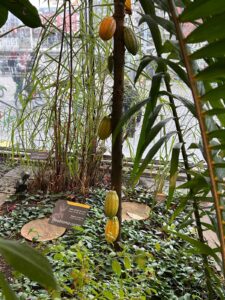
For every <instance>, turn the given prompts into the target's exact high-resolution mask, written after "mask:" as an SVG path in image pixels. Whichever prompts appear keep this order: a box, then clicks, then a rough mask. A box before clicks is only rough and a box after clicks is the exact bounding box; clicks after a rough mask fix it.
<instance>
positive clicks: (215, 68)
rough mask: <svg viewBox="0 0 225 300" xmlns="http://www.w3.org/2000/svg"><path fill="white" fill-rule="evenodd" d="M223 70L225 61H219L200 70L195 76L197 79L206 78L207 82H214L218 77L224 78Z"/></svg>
mask: <svg viewBox="0 0 225 300" xmlns="http://www.w3.org/2000/svg"><path fill="white" fill-rule="evenodd" d="M224 70H225V61H220V62H217V63H214V64H212V65H210V66H208V67H207V68H205V69H204V70H202V71H200V72H199V73H198V74H196V76H195V78H196V79H197V80H206V81H209V82H214V81H217V80H219V79H224V78H225V72H224Z"/></svg>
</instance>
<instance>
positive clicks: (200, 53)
mask: <svg viewBox="0 0 225 300" xmlns="http://www.w3.org/2000/svg"><path fill="white" fill-rule="evenodd" d="M224 49H225V39H223V40H221V41H218V42H215V43H210V44H208V45H206V46H205V47H203V48H200V49H199V50H197V51H195V52H194V53H193V54H191V55H190V58H191V59H200V58H211V57H224Z"/></svg>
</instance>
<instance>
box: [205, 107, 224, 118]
mask: <svg viewBox="0 0 225 300" xmlns="http://www.w3.org/2000/svg"><path fill="white" fill-rule="evenodd" d="M204 114H205V115H207V116H216V115H220V114H225V108H213V109H210V110H206V111H204Z"/></svg>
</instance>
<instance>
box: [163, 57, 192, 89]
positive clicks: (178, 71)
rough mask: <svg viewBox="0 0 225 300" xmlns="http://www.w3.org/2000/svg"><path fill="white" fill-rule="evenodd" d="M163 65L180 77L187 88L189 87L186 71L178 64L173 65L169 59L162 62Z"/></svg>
mask: <svg viewBox="0 0 225 300" xmlns="http://www.w3.org/2000/svg"><path fill="white" fill-rule="evenodd" d="M163 61H164V62H165V64H167V65H169V67H170V68H171V69H172V70H173V71H174V72H175V73H176V74H177V75H178V76H179V77H180V79H181V80H182V81H183V82H184V83H185V84H186V85H187V86H188V87H190V83H189V80H188V77H187V73H186V71H185V70H184V69H183V68H182V67H181V66H180V65H179V64H178V63H175V62H173V61H171V60H169V59H164V60H163Z"/></svg>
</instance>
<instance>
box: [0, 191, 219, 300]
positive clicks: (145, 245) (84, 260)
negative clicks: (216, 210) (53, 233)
mask: <svg viewBox="0 0 225 300" xmlns="http://www.w3.org/2000/svg"><path fill="white" fill-rule="evenodd" d="M104 196H105V191H104V190H100V189H96V190H94V191H93V192H92V193H90V194H89V195H88V196H87V197H86V201H87V202H88V203H89V204H90V205H91V209H90V212H89V214H88V217H87V219H86V221H85V225H84V226H83V227H74V228H73V229H70V230H67V232H66V234H65V235H64V236H63V237H61V238H59V239H57V240H55V241H51V242H46V243H35V242H34V243H33V246H35V247H37V248H38V249H39V250H40V251H42V252H43V253H44V254H46V255H47V257H48V258H49V261H50V262H51V264H52V266H53V268H54V272H55V276H56V279H57V281H58V282H59V284H60V287H61V291H62V299H85V300H86V299H103V300H104V299H106V300H107V299H109V300H111V299H112V300H114V299H129V300H130V299H131V300H142V299H180V300H181V299H183V300H185V299H186V300H188V299H208V296H207V292H206V286H205V281H204V273H203V268H202V262H201V258H200V257H199V256H197V255H193V254H191V253H190V249H191V247H190V245H189V244H187V243H186V242H185V241H183V240H181V239H179V238H177V237H176V236H175V235H174V234H170V233H169V232H168V223H169V221H168V220H169V217H170V215H171V214H172V211H169V212H168V211H166V210H165V208H164V205H163V204H157V205H155V206H154V208H153V207H152V211H151V215H150V218H149V219H148V220H146V221H131V222H124V223H123V229H122V242H121V252H119V253H116V252H115V251H114V250H113V248H112V246H111V245H107V243H106V241H105V239H104V226H105V222H106V219H105V217H104V213H103V201H104ZM57 198H60V199H62V197H60V195H56V196H49V195H46V196H43V195H36V196H27V197H26V199H24V200H19V201H18V200H17V201H13V202H8V203H6V204H5V205H4V207H3V210H4V214H2V215H1V216H0V228H1V236H2V237H6V238H10V239H19V238H20V235H19V232H20V229H21V228H22V226H23V225H24V224H25V223H27V222H28V221H29V220H33V219H36V218H42V217H46V216H49V215H50V214H51V212H52V208H53V207H54V203H55V201H56V200H57ZM129 199H130V200H131V201H132V200H133V201H134V200H135V201H139V202H144V203H147V204H148V205H150V206H152V205H151V204H152V199H151V196H150V195H149V194H148V193H147V192H146V191H144V190H139V191H136V192H135V193H133V194H131V195H129ZM80 200H83V199H82V198H80ZM78 201H79V199H78ZM184 216H185V214H183V215H182V214H181V215H180V216H179V217H178V218H177V219H176V222H175V223H174V224H172V225H171V226H172V229H176V228H177V227H178V226H179V224H181V223H182V221H183V218H184ZM170 228H171V227H170ZM180 232H182V233H185V234H189V235H193V234H194V229H193V227H191V226H187V227H185V229H182V231H180ZM216 284H217V288H220V284H219V277H218V282H217V283H216ZM12 287H13V289H14V290H15V291H16V292H17V295H18V296H19V297H20V299H23V300H33V299H38V300H44V299H46V300H47V299H51V298H50V297H49V295H48V293H47V292H46V291H45V290H43V289H41V288H40V287H39V286H38V284H36V283H34V282H31V281H30V280H29V279H27V278H25V277H23V276H22V275H19V274H15V273H14V279H13V280H12ZM215 299H216V297H215Z"/></svg>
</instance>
